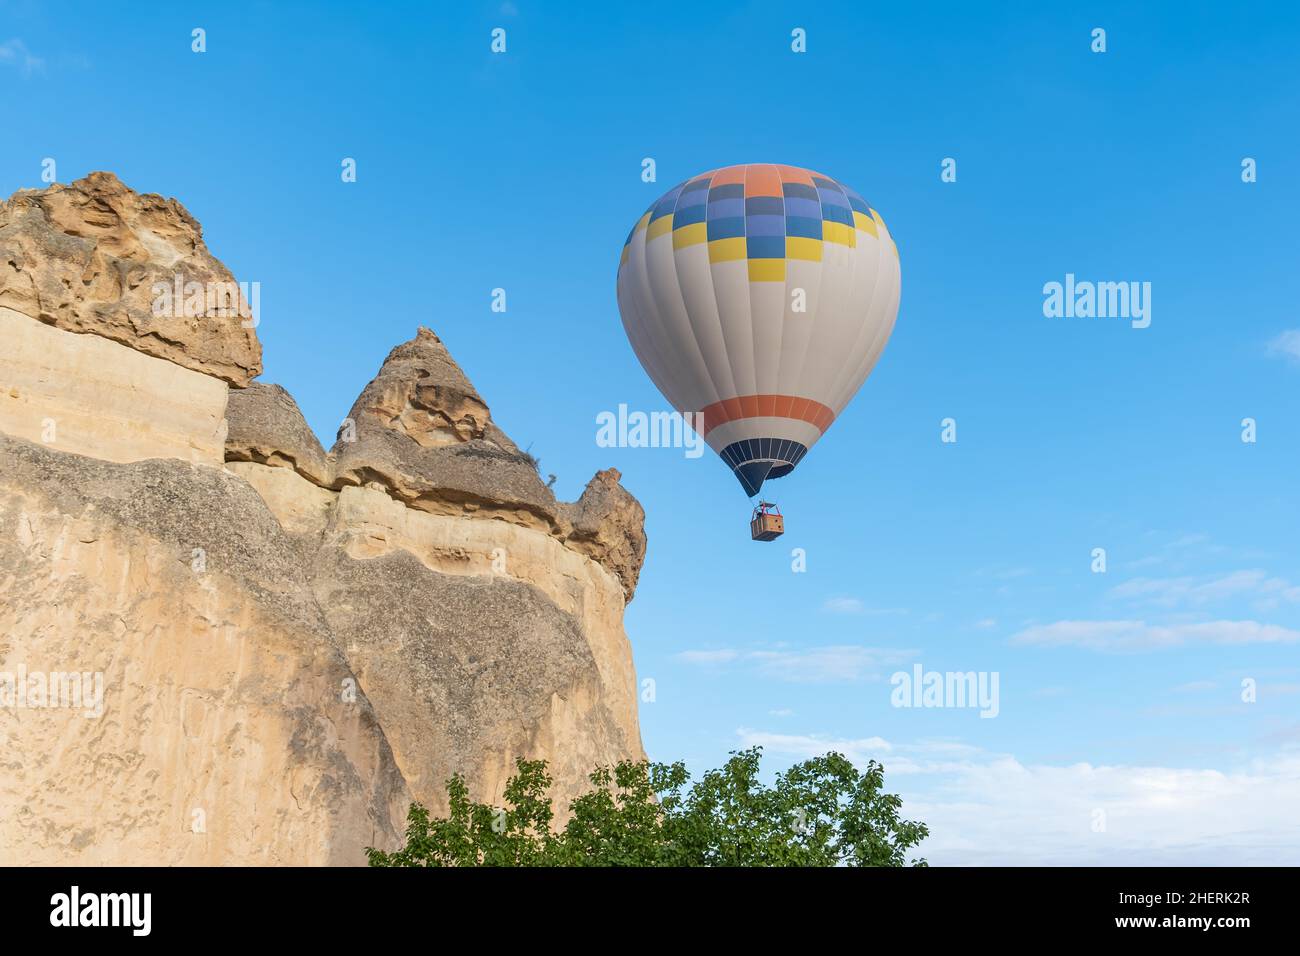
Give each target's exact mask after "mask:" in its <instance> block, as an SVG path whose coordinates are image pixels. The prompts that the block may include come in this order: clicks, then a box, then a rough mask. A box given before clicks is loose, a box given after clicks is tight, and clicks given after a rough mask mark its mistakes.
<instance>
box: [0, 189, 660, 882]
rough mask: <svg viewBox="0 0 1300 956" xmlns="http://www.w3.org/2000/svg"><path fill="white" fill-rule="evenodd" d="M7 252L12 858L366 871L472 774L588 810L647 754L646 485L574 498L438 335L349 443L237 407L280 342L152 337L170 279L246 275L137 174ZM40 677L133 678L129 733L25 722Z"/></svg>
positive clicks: (26, 200) (286, 400)
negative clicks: (156, 288) (163, 281)
mask: <svg viewBox="0 0 1300 956" xmlns="http://www.w3.org/2000/svg"><path fill="white" fill-rule="evenodd" d="M168 249H170V250H171V251H170V252H168V251H167V250H168ZM0 253H2V254H0V274H3V276H4V278H3V279H2V280H0V331H3V332H4V333H5V341H6V342H7V344H9V345H10V349H9V351H8V353H7V354H5V353H0V376H2V377H0V584H2V585H3V589H2V590H0V744H2V745H3V746H0V765H2V766H0V865H4V864H13V863H23V864H32V863H39V864H55V863H82V864H94V865H99V864H118V865H121V864H164V865H182V864H226V865H228V864H357V863H360V862H362V861H363V859H364V848H365V847H366V846H368V845H373V846H379V847H384V848H389V847H392V846H393V845H394V844H395V843H396V842H397V841H398V840H399V838H400V833H401V831H402V829H403V828H404V820H405V813H406V809H407V806H408V804H409V802H410V800H412V799H418V800H421V801H422V802H425V803H426V804H427V805H429V806H431V807H432V808H434V809H435V810H442V809H444V808H445V802H444V801H445V793H444V790H443V785H444V783H445V781H446V779H447V777H449V776H450V775H451V774H452V773H457V772H459V773H461V774H463V775H464V776H465V777H466V779H467V781H468V782H469V785H470V790H471V794H472V795H473V796H474V797H475V798H476V799H480V800H489V801H499V800H500V799H501V797H502V795H503V790H504V786H505V782H506V779H507V778H508V776H509V775H510V773H511V772H512V771H513V767H514V762H515V760H516V759H517V758H520V757H527V758H542V759H545V760H547V761H548V762H549V765H550V772H551V774H552V775H553V777H554V780H555V783H554V787H553V797H554V798H555V805H556V809H557V811H558V815H559V817H560V818H561V819H563V818H564V816H565V815H566V813H567V808H568V804H569V802H570V800H571V799H572V797H574V796H576V795H577V794H578V793H580V792H583V791H584V790H585V789H586V787H587V775H588V774H589V773H590V772H591V770H592V769H593V768H594V767H595V766H596V765H598V764H611V763H614V762H616V761H618V760H621V759H627V758H631V759H641V758H643V757H644V751H643V750H642V747H641V740H640V732H639V727H638V720H637V685H636V675H635V671H634V669H633V663H632V654H631V648H630V646H629V644H628V640H627V637H626V635H625V634H624V631H623V623H622V619H623V611H624V606H625V604H626V602H627V601H628V600H630V599H631V596H632V594H633V591H634V589H635V586H636V581H637V577H638V574H639V572H640V566H641V562H642V560H643V558H644V554H645V535H644V531H643V530H642V519H643V513H642V511H641V507H640V505H639V504H637V502H636V500H635V499H633V498H632V497H631V496H630V495H629V494H628V493H627V492H626V491H624V490H623V489H622V487H621V486H620V485H619V476H618V473H617V472H614V471H607V472H601V473H599V474H598V475H597V476H596V477H595V478H594V479H593V480H592V482H591V484H590V485H588V487H587V490H586V491H585V492H584V493H583V496H582V498H581V499H579V501H577V502H575V503H573V504H563V503H559V502H556V500H555V498H554V496H553V495H552V494H551V492H550V490H549V489H548V488H547V487H546V486H545V485H543V483H542V482H541V480H540V478H539V477H538V475H537V470H536V466H535V465H534V464H533V463H532V462H531V461H530V460H529V459H528V458H527V456H525V455H524V454H522V453H521V452H520V451H519V449H518V448H517V447H516V446H515V445H514V443H513V442H511V440H510V439H509V438H508V437H507V436H506V435H505V434H504V433H503V432H502V431H501V430H500V429H499V428H498V427H497V426H496V425H495V424H494V423H493V422H492V420H491V416H490V413H489V411H488V407H487V404H486V403H485V402H484V401H483V399H482V398H481V397H480V396H479V395H478V393H477V392H476V391H475V390H474V388H473V386H472V385H471V384H470V383H469V381H468V379H466V377H465V376H464V374H463V373H462V372H461V370H460V369H459V367H458V366H457V365H456V363H455V362H454V361H453V360H452V358H451V356H450V355H448V354H447V350H446V349H445V348H444V347H443V346H442V343H441V342H440V341H439V340H438V339H437V337H436V336H435V335H434V334H433V333H432V332H429V331H428V330H421V331H420V332H419V334H418V335H417V336H416V337H415V339H413V340H412V341H410V342H407V343H405V344H403V345H400V346H398V347H397V348H396V349H394V350H393V352H392V354H391V355H390V356H389V358H388V360H387V361H386V362H385V364H384V366H383V368H381V369H380V371H379V374H378V375H377V376H376V377H375V379H374V380H373V381H372V382H371V383H370V384H369V385H368V386H367V387H366V389H365V391H364V392H363V393H362V395H361V397H360V398H359V399H358V400H357V402H356V404H355V406H354V407H353V410H352V423H351V424H352V428H351V429H347V428H345V430H344V431H343V432H342V433H341V435H340V440H339V441H338V442H337V443H336V445H335V449H334V451H333V452H332V453H331V454H330V455H328V456H327V455H325V454H324V452H323V451H322V449H321V447H320V444H319V442H317V440H316V438H315V436H314V435H313V434H312V433H311V431H310V429H309V428H308V427H307V425H306V423H305V421H304V420H303V416H302V414H301V412H300V411H299V410H298V408H297V405H296V404H295V403H294V401H293V399H292V398H291V397H290V396H289V395H288V393H287V392H285V391H284V390H283V389H280V388H278V387H277V386H271V385H260V384H257V385H252V386H251V387H248V388H243V389H239V388H236V389H230V388H228V385H227V383H232V384H238V385H248V384H249V383H248V379H249V378H250V377H251V375H252V374H254V372H255V369H256V361H255V357H256V352H257V347H256V339H255V337H253V335H252V332H251V330H250V331H249V332H248V339H247V342H246V343H245V345H246V346H247V347H244V346H241V345H240V341H241V339H240V338H239V337H237V336H231V335H228V334H226V333H220V334H218V333H219V330H217V331H214V332H212V334H211V335H208V334H207V333H200V332H199V331H198V330H193V331H194V333H195V334H193V335H189V334H186V335H181V336H179V337H160V336H159V335H158V334H156V333H158V331H159V330H158V329H157V328H156V327H154V328H152V329H148V328H146V327H145V323H144V322H143V320H141V321H137V319H140V316H139V311H138V306H139V300H138V298H137V297H135V293H134V292H133V291H132V290H133V289H135V288H137V287H138V285H139V283H138V282H136V279H139V281H144V280H145V279H147V278H149V276H150V275H152V274H153V272H155V271H157V269H164V268H171V267H172V266H176V267H177V268H190V267H194V268H197V269H200V271H201V269H202V268H208V269H217V268H219V263H218V264H215V265H213V263H215V260H210V257H209V256H208V255H207V253H206V250H203V249H202V243H201V239H200V238H199V232H198V226H197V224H196V223H194V222H193V221H192V220H190V219H189V217H188V215H186V214H185V213H184V210H183V209H182V208H181V207H180V206H179V205H178V204H176V203H174V202H173V201H170V200H162V199H160V198H158V197H147V196H137V195H136V194H134V193H130V192H129V191H127V190H125V187H121V184H120V183H117V181H116V180H115V179H113V178H112V177H103V176H92V177H89V178H88V180H83V181H82V182H81V183H78V184H74V186H73V187H56V188H53V189H51V190H46V191H44V192H41V193H20V194H18V196H17V197H15V199H13V200H10V202H9V203H7V204H5V206H4V207H2V208H0ZM209 260H210V262H209ZM164 263H166V265H165V266H164V265H163V264H164ZM78 268H80V269H82V270H83V271H82V273H81V274H82V275H85V276H86V277H87V278H85V280H84V282H83V280H82V279H81V278H78V279H76V280H75V282H74V281H72V280H71V279H69V276H70V275H71V274H72V273H71V272H70V271H69V270H75V269H78ZM137 268H138V269H139V270H143V271H142V272H137V271H136V270H137ZM114 276H116V278H114ZM65 280H67V282H68V284H65ZM114 282H119V284H121V283H122V282H124V283H125V284H124V285H121V288H120V289H117V290H115V288H114V287H113V283H114ZM77 283H81V285H80V286H78V285H77ZM60 288H62V291H60ZM114 295H116V296H117V297H116V298H114ZM38 319H39V320H40V321H37V320H38ZM78 333H93V334H78ZM48 420H53V421H54V422H55V425H56V436H57V437H56V439H55V440H54V441H53V442H49V443H45V442H43V439H45V438H46V437H47V433H46V431H45V430H44V429H45V426H46V425H47V424H48ZM38 426H40V427H39V429H38ZM350 439H353V440H350ZM140 459H148V460H140ZM20 672H21V673H27V672H34V673H39V674H47V673H50V672H59V673H73V672H76V673H78V674H81V673H86V674H90V675H92V676H93V675H99V676H100V678H102V681H103V684H102V687H103V699H102V702H103V707H102V713H101V714H100V715H99V716H93V717H87V716H85V714H84V713H83V711H84V708H72V707H45V706H30V705H23V706H20V705H18V704H17V702H16V697H15V694H14V693H9V696H8V697H6V693H7V687H8V686H9V685H7V684H6V675H9V678H10V679H11V680H12V679H14V678H16V676H17V675H18V674H19V673H20ZM13 686H14V688H15V689H16V684H13Z"/></svg>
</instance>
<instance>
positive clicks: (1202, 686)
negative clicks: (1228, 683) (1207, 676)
mask: <svg viewBox="0 0 1300 956" xmlns="http://www.w3.org/2000/svg"><path fill="white" fill-rule="evenodd" d="M1218 686H1219V685H1218V684H1216V683H1215V682H1214V681H1212V680H1192V681H1188V682H1187V683H1186V684H1179V685H1178V686H1177V687H1175V688H1174V693H1175V694H1196V693H1199V692H1201V691H1205V690H1214V689H1215V688H1216V687H1218Z"/></svg>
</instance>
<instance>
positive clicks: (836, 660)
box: [677, 644, 919, 684]
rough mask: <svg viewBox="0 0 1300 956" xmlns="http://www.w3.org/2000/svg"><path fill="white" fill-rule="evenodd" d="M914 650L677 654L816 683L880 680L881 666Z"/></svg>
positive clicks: (843, 647) (849, 647)
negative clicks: (743, 664) (749, 666)
mask: <svg viewBox="0 0 1300 956" xmlns="http://www.w3.org/2000/svg"><path fill="white" fill-rule="evenodd" d="M918 653H919V652H917V651H915V650H903V649H896V648H887V647H863V646H861V645H857V644H840V645H828V646H825V647H807V648H802V649H797V650H784V649H782V650H746V651H739V650H732V649H726V650H710V651H683V652H682V653H680V654H678V655H677V658H678V660H681V661H684V662H685V663H687V664H703V665H712V666H719V665H722V664H731V663H736V662H740V663H746V664H749V665H752V666H754V667H756V668H757V669H758V671H759V673H760V674H762V675H763V676H765V677H771V678H774V679H776V680H783V681H790V682H792V683H798V684H819V683H828V682H834V681H858V680H880V679H883V677H884V675H883V674H882V673H881V668H883V667H885V666H889V665H897V664H900V663H906V662H908V661H913V660H915V659H916V657H917V656H918Z"/></svg>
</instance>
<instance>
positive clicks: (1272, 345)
mask: <svg viewBox="0 0 1300 956" xmlns="http://www.w3.org/2000/svg"><path fill="white" fill-rule="evenodd" d="M1268 354H1269V355H1280V356H1282V357H1283V358H1286V359H1290V360H1291V361H1292V362H1300V329H1287V330H1286V331H1285V332H1282V333H1281V334H1280V335H1278V337H1277V338H1275V339H1273V341H1271V342H1269V343H1268Z"/></svg>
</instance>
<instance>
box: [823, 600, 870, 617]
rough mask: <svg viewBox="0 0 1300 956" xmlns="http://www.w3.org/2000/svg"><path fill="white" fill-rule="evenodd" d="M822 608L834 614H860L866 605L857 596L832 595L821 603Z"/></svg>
mask: <svg viewBox="0 0 1300 956" xmlns="http://www.w3.org/2000/svg"><path fill="white" fill-rule="evenodd" d="M822 610H823V611H830V612H832V613H834V614H861V613H862V612H863V611H865V610H866V607H865V606H864V605H863V603H862V602H861V601H859V600H858V599H857V598H853V597H833V598H827V599H826V603H824V604H823V605H822Z"/></svg>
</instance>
